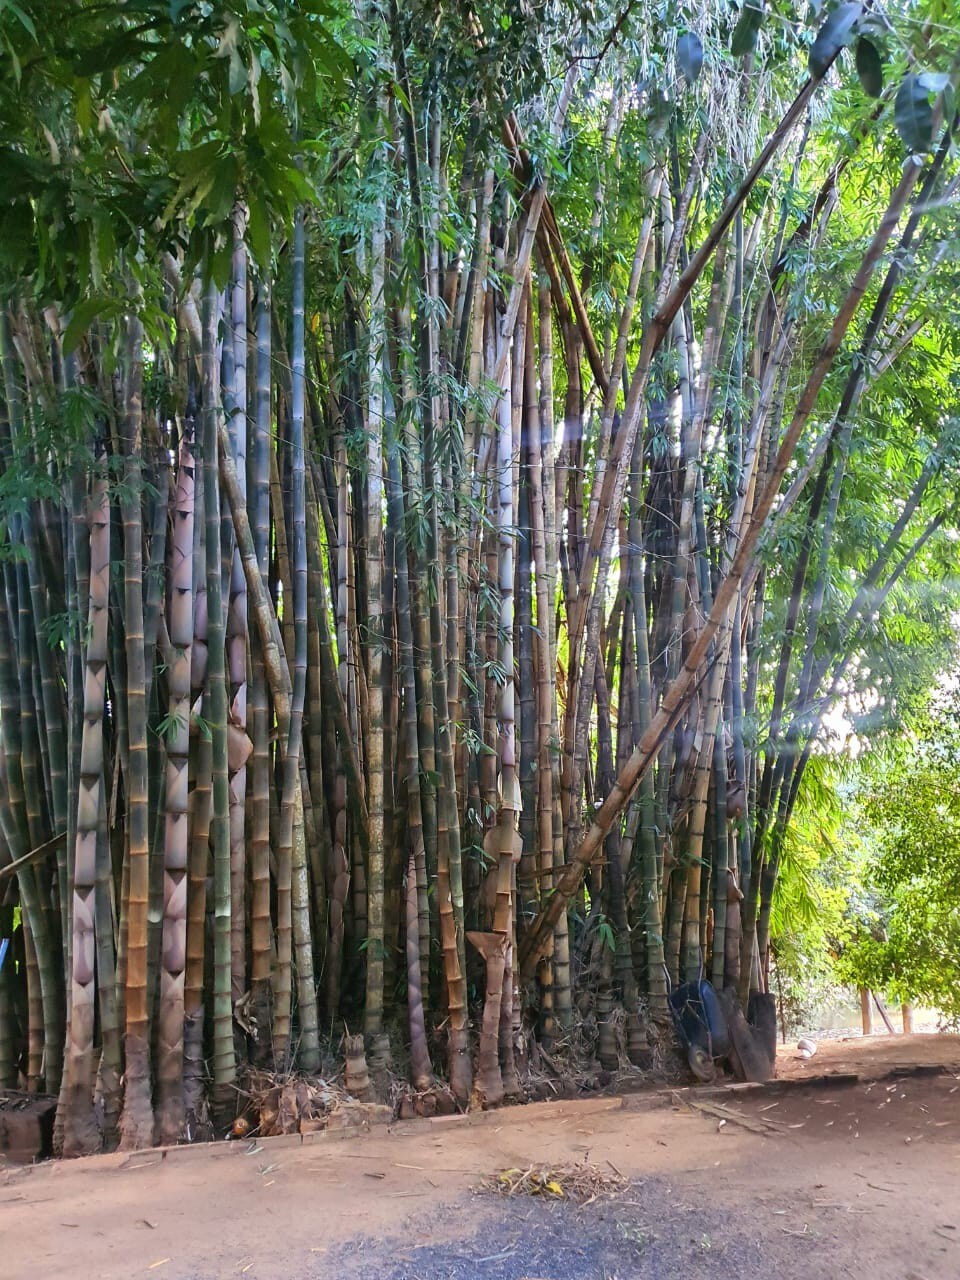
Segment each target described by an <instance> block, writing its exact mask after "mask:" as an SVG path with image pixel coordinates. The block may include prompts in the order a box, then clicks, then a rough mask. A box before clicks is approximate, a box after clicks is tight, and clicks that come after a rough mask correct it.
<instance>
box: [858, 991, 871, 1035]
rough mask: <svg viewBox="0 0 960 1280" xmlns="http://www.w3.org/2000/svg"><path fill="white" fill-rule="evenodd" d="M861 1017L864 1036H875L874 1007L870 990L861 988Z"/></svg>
mask: <svg viewBox="0 0 960 1280" xmlns="http://www.w3.org/2000/svg"><path fill="white" fill-rule="evenodd" d="M860 1017H861V1018H862V1019H863V1034H864V1035H865V1036H872V1035H873V1005H872V1003H871V1001H870V989H869V988H868V987H861V988H860Z"/></svg>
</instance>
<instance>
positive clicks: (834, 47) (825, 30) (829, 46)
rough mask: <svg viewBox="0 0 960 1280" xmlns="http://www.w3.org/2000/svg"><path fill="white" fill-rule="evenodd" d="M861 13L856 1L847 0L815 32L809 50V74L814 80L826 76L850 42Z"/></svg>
mask: <svg viewBox="0 0 960 1280" xmlns="http://www.w3.org/2000/svg"><path fill="white" fill-rule="evenodd" d="M861 12H862V10H861V6H860V4H859V3H858V0H847V3H845V4H842V5H840V7H839V8H838V9H834V11H833V13H831V14H830V16H829V17H828V18H827V20H826V22H825V23H824V24H823V26H822V27H821V28H820V30H819V31H818V32H817V38H816V40H814V42H813V45H812V46H811V49H810V74H811V76H813V78H814V80H819V79H820V78H821V76H824V75H826V73H827V69H828V68H829V66H830V64H831V63H832V62H833V60H834V58H835V57H836V56H837V54H838V53H839V52H840V50H841V49H843V48H845V47H846V46H847V45H848V44H849V43H850V42H851V40H852V39H853V35H854V30H855V28H856V25H857V21H858V20H859V18H860V14H861Z"/></svg>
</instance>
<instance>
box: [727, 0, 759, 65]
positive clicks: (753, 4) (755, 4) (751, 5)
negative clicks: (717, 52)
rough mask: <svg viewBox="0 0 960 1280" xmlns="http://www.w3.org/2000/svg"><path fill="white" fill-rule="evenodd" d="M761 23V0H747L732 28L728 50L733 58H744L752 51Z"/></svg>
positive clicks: (757, 38)
mask: <svg viewBox="0 0 960 1280" xmlns="http://www.w3.org/2000/svg"><path fill="white" fill-rule="evenodd" d="M762 25H763V0H747V2H746V4H745V5H744V6H743V8H742V9H741V11H740V20H739V21H738V22H737V25H736V26H735V27H734V30H733V38H732V39H731V41H730V52H731V53H732V54H733V56H734V57H735V58H745V57H746V56H747V54H748V53H753V51H754V49H755V48H756V47H757V41H758V40H759V38H760V28H761V26H762Z"/></svg>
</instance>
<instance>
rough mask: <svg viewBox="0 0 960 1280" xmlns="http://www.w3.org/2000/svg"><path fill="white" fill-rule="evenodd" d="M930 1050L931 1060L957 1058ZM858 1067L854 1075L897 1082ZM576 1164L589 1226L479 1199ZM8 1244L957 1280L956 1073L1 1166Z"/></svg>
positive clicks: (109, 1257)
mask: <svg viewBox="0 0 960 1280" xmlns="http://www.w3.org/2000/svg"><path fill="white" fill-rule="evenodd" d="M922 1038H923V1039H932V1037H929V1038H927V1037H922ZM937 1039H938V1041H939V1044H938V1047H937V1049H936V1050H935V1051H934V1050H933V1049H931V1048H930V1047H929V1046H925V1047H924V1053H925V1054H926V1055H928V1056H929V1054H931V1053H934V1052H935V1053H936V1054H938V1055H939V1058H938V1061H940V1062H950V1063H953V1064H960V1040H957V1039H951V1038H948V1037H938V1038H937ZM907 1047H909V1046H907V1045H906V1044H905V1043H904V1042H903V1041H902V1039H901V1043H900V1045H899V1046H898V1052H900V1053H901V1054H902V1053H903V1050H904V1049H905V1048H907ZM868 1049H869V1053H868V1054H867V1057H868V1058H869V1060H870V1061H871V1062H872V1063H874V1066H875V1067H876V1070H875V1071H873V1072H869V1071H868V1072H866V1073H865V1074H867V1075H869V1074H877V1073H878V1072H879V1071H880V1070H881V1069H888V1068H883V1067H882V1064H878V1062H877V1060H876V1059H874V1057H873V1050H872V1048H870V1046H868V1045H867V1044H865V1043H861V1045H860V1050H859V1051H860V1053H861V1055H863V1054H864V1052H865V1051H867V1050H868ZM818 1056H819V1055H818ZM914 1056H916V1055H914ZM879 1057H883V1054H882V1053H881V1054H880V1055H879ZM812 1061H813V1062H816V1059H813V1060H812ZM823 1065H824V1063H823V1062H821V1063H820V1066H821V1067H822V1066H823ZM926 1065H927V1066H928V1067H929V1066H931V1065H932V1064H930V1063H929V1062H927V1063H926ZM691 1104H693V1105H691ZM717 1107H719V1108H720V1109H721V1110H720V1111H719V1112H717V1111H716V1110H713V1108H717ZM744 1122H745V1124H746V1125H748V1126H750V1127H744ZM581 1160H588V1161H590V1162H591V1163H594V1164H596V1165H598V1166H600V1167H609V1166H610V1165H612V1166H614V1167H615V1168H616V1169H617V1170H618V1171H619V1172H620V1173H621V1174H622V1175H623V1176H624V1177H625V1178H628V1179H629V1180H630V1181H629V1186H628V1188H627V1190H626V1191H625V1192H624V1193H623V1194H622V1195H620V1196H619V1197H617V1198H616V1199H613V1200H606V1201H599V1202H596V1203H594V1204H593V1205H590V1206H587V1207H586V1208H583V1209H577V1208H575V1207H574V1206H572V1205H568V1204H564V1203H540V1202H539V1201H537V1200H534V1199H530V1198H526V1197H524V1198H516V1199H513V1200H501V1199H499V1198H496V1197H491V1196H487V1195H476V1194H474V1192H473V1191H472V1190H471V1188H473V1187H474V1186H475V1185H476V1183H477V1182H478V1180H479V1178H480V1176H481V1175H483V1174H487V1173H491V1172H496V1171H499V1170H501V1169H504V1168H506V1167H527V1166H529V1165H531V1164H533V1163H540V1162H547V1163H552V1164H558V1165H561V1164H569V1163H571V1162H576V1161H581ZM0 1240H2V1242H3V1249H2V1255H0V1256H2V1269H3V1272H4V1274H5V1275H9V1276H11V1277H27V1276H29V1277H30V1278H31V1280H48V1278H49V1280H53V1278H54V1277H57V1280H59V1278H60V1277H62V1276H63V1275H65V1274H69V1273H70V1272H71V1271H77V1269H78V1268H79V1274H83V1275H85V1276H86V1275H90V1276H93V1275H97V1276H99V1277H102V1280H115V1278H116V1280H120V1278H121V1277H122V1278H123V1280H127V1278H129V1277H135V1276H141V1275H142V1276H158V1277H161V1278H162V1280H220V1277H234V1276H246V1277H249V1278H250V1280H275V1278H276V1280H280V1278H281V1277H282V1278H283V1280H319V1278H324V1280H326V1278H327V1277H329V1278H330V1280H334V1278H339V1277H341V1276H342V1277H346V1278H348V1280H349V1278H351V1277H357V1278H359V1277H361V1276H362V1277H367V1278H371V1280H372V1278H377V1280H381V1278H382V1280H447V1278H449V1277H458V1278H462V1280H525V1278H526V1280H574V1278H575V1277H576V1280H635V1278H637V1277H644V1278H647V1277H649V1278H650V1280H680V1278H681V1277H683V1280H707V1277H710V1280H760V1277H763V1278H764V1280H768V1278H769V1277H770V1276H771V1275H785V1276H796V1277H801V1278H802V1280H820V1278H822V1280H837V1278H838V1277H844V1276H850V1277H861V1276H866V1275H869V1276H870V1277H872V1278H873V1280H908V1278H912V1280H956V1277H957V1276H958V1275H960V1065H956V1066H955V1069H954V1070H953V1071H947V1072H946V1074H941V1075H933V1074H926V1075H921V1076H916V1075H913V1076H903V1075H901V1076H888V1077H883V1078H879V1079H872V1080H870V1079H867V1080H859V1081H856V1082H853V1083H850V1082H846V1083H844V1082H843V1081H842V1080H834V1081H827V1082H825V1083H824V1082H821V1081H812V1080H811V1081H810V1082H809V1083H805V1082H802V1081H801V1082H795V1081H789V1080H788V1081H784V1082H783V1083H780V1084H775V1085H773V1086H769V1087H767V1088H765V1089H732V1090H726V1091H723V1092H719V1091H704V1090H682V1091H676V1092H673V1093H670V1092H666V1093H661V1094H658V1095H656V1096H650V1095H634V1096H630V1097H626V1098H597V1099H591V1100H586V1101H578V1102H563V1103H543V1104H536V1105H532V1106H528V1107H523V1108H514V1109H512V1110H505V1111H502V1112H498V1113H491V1114H486V1115H475V1116H468V1117H455V1118H451V1119H449V1120H433V1121H415V1122H405V1123H402V1124H397V1125H394V1126H391V1127H390V1128H389V1129H385V1130H377V1131H375V1132H373V1133H371V1134H368V1135H362V1136H360V1137H358V1138H356V1139H353V1140H350V1139H340V1140H335V1139H334V1138H333V1136H332V1135H329V1136H328V1135H322V1134H316V1135H307V1136H306V1137H305V1138H304V1139H303V1140H301V1139H300V1138H299V1137H294V1138H278V1139H271V1140H268V1141H265V1142H262V1143H248V1142H243V1143H239V1142H235V1143H222V1144H219V1145H217V1146H212V1147H206V1148H196V1147H194V1148H190V1147H183V1148H176V1149H173V1150H171V1151H168V1152H167V1153H166V1155H161V1154H160V1153H158V1152H143V1153H140V1154H138V1155H134V1156H122V1155H113V1156H101V1157H96V1158H94V1159H90V1160H83V1161H76V1162H71V1163H61V1164H56V1163H49V1164H45V1165H39V1166H34V1167H30V1168H20V1169H16V1168H2V1167H0ZM93 1259H96V1263H94V1262H93Z"/></svg>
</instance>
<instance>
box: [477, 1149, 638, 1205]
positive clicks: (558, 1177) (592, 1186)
mask: <svg viewBox="0 0 960 1280" xmlns="http://www.w3.org/2000/svg"><path fill="white" fill-rule="evenodd" d="M628 1185H629V1183H628V1181H627V1179H626V1178H625V1177H624V1176H623V1174H622V1173H620V1171H619V1169H616V1168H615V1167H614V1166H613V1165H610V1172H608V1171H607V1170H606V1169H602V1168H601V1167H600V1166H599V1165H596V1164H591V1163H589V1162H588V1161H586V1160H580V1161H578V1162H577V1163H576V1164H557V1165H551V1164H533V1165H530V1166H529V1167H528V1168H526V1169H503V1170H501V1171H500V1172H499V1173H491V1174H488V1175H487V1176H486V1177H485V1178H484V1179H483V1180H482V1181H481V1182H480V1184H479V1185H478V1186H477V1187H476V1188H475V1189H476V1190H477V1191H479V1192H483V1193H488V1194H490V1193H492V1194H494V1195H501V1196H543V1197H545V1198H546V1199H548V1200H568V1201H572V1202H574V1203H575V1204H578V1205H580V1206H581V1207H582V1206H584V1205H588V1204H592V1203H593V1202H594V1201H595V1200H599V1199H600V1198H601V1197H604V1196H616V1195H620V1194H621V1193H622V1192H623V1191H625V1190H626V1189H627V1187H628Z"/></svg>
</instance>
